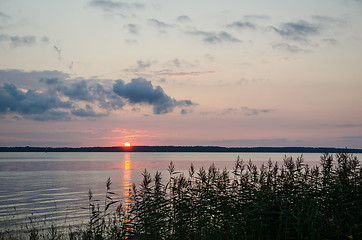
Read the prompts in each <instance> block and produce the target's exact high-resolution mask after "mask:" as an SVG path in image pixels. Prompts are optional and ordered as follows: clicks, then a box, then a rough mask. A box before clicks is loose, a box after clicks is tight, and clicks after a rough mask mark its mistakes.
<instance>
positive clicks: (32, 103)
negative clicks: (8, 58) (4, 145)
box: [0, 70, 195, 121]
mask: <svg viewBox="0 0 362 240" xmlns="http://www.w3.org/2000/svg"><path fill="white" fill-rule="evenodd" d="M48 73H49V77H46V72H43V73H42V72H28V73H27V72H21V71H18V70H11V71H3V70H0V83H1V82H2V84H0V117H1V118H3V117H6V116H9V117H12V118H14V117H15V118H18V119H32V120H36V121H65V120H72V119H74V118H85V117H87V118H89V117H91V118H99V117H105V116H108V115H109V114H110V113H111V112H113V111H116V110H120V109H123V107H124V106H125V105H126V104H127V103H129V104H131V105H134V104H148V105H151V106H152V107H153V112H154V113H155V114H163V113H168V112H171V111H173V109H174V108H175V107H183V108H187V107H188V106H192V105H195V104H194V103H193V102H191V101H190V100H176V99H174V98H171V97H170V96H168V95H167V94H166V93H165V92H164V91H163V89H162V88H161V87H160V86H157V87H153V85H152V83H151V82H150V81H147V80H145V79H142V78H139V79H132V81H131V82H130V83H128V84H125V83H124V82H123V81H121V80H118V81H116V82H114V81H97V80H85V79H66V78H67V77H68V75H66V74H63V75H62V73H61V72H51V71H50V72H48ZM39 76H40V78H38V80H37V82H36V84H34V83H35V82H34V78H35V77H39ZM13 79H18V81H14V83H9V82H11V81H12V80H13ZM27 80H29V82H28V84H24V83H26V82H27ZM15 84H18V86H16V85H15ZM19 86H20V87H19ZM24 86H27V87H24ZM34 86H36V87H34ZM185 111H186V110H185ZM185 111H184V112H185ZM184 112H183V113H184Z"/></svg>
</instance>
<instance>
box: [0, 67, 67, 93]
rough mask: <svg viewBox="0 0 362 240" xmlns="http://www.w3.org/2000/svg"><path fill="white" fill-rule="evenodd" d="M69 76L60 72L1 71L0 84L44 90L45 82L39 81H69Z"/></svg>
mask: <svg viewBox="0 0 362 240" xmlns="http://www.w3.org/2000/svg"><path fill="white" fill-rule="evenodd" d="M69 77H70V76H69V74H67V73H64V72H60V71H32V72H23V71H20V70H14V69H12V70H0V83H12V84H14V85H16V86H17V87H18V88H26V89H28V88H42V87H43V82H42V81H39V79H56V80H57V81H58V80H59V81H60V80H66V79H69ZM53 81H54V80H53Z"/></svg>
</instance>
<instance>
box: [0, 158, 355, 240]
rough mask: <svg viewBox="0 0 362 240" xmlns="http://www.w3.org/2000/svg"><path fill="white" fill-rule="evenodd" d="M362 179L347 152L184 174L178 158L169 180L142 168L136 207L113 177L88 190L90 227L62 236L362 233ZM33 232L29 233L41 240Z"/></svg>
mask: <svg viewBox="0 0 362 240" xmlns="http://www.w3.org/2000/svg"><path fill="white" fill-rule="evenodd" d="M361 183H362V172H361V169H360V166H359V160H358V159H357V158H356V157H355V156H353V155H352V154H348V153H340V154H336V155H331V154H328V153H326V154H323V155H322V156H321V162H320V165H319V166H317V167H309V166H308V165H307V164H305V163H304V160H303V156H300V157H298V158H296V159H293V158H292V157H285V158H284V161H283V164H282V165H281V166H278V165H277V163H272V162H271V161H269V162H268V163H266V164H263V165H262V166H261V167H259V168H258V167H257V166H255V165H254V164H253V163H252V162H251V161H249V162H244V161H243V160H242V159H240V158H238V159H237V161H236V163H235V166H234V169H233V170H232V171H230V170H226V169H217V168H216V167H215V166H214V165H211V166H210V167H209V168H208V169H204V168H201V169H199V170H198V171H196V170H195V169H194V167H193V165H191V166H190V169H189V171H188V173H180V172H177V171H176V170H175V167H174V165H173V163H172V162H171V163H170V165H169V167H168V176H167V180H165V181H164V180H162V176H161V174H160V173H159V172H156V174H155V175H154V176H153V177H151V175H150V173H149V172H147V171H146V170H145V171H144V172H143V181H142V183H141V184H140V186H135V185H133V190H132V192H131V193H130V196H129V198H130V200H131V201H130V205H129V206H124V205H123V206H122V204H121V201H120V200H117V199H118V198H116V197H115V194H114V193H113V192H112V191H111V182H110V179H108V181H107V184H106V188H107V191H106V195H105V199H104V201H103V202H101V201H99V200H94V199H93V196H92V193H91V192H90V193H89V203H88V209H89V222H88V224H87V226H86V227H85V228H82V229H76V230H70V231H69V233H68V235H62V236H61V238H68V239H213V240H216V239H362V185H361ZM115 199H116V200H115ZM34 231H35V232H33V233H32V232H29V238H30V239H39V238H37V236H36V230H34ZM53 232H54V230H53ZM55 235H56V234H55ZM6 236H8V235H6V234H2V235H0V239H9V238H6ZM53 239H55V238H53Z"/></svg>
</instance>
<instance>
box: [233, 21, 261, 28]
mask: <svg viewBox="0 0 362 240" xmlns="http://www.w3.org/2000/svg"><path fill="white" fill-rule="evenodd" d="M226 27H228V28H235V29H238V30H242V29H255V28H256V26H255V24H253V23H251V22H249V21H237V22H233V23H230V24H228V25H227V26H226Z"/></svg>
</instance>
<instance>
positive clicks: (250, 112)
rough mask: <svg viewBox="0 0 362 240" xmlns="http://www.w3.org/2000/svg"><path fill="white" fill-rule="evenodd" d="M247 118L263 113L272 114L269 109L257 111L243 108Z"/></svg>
mask: <svg viewBox="0 0 362 240" xmlns="http://www.w3.org/2000/svg"><path fill="white" fill-rule="evenodd" d="M241 110H242V111H243V113H244V115H245V116H257V115H259V114H261V113H268V112H270V110H269V109H255V108H248V107H241Z"/></svg>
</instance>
